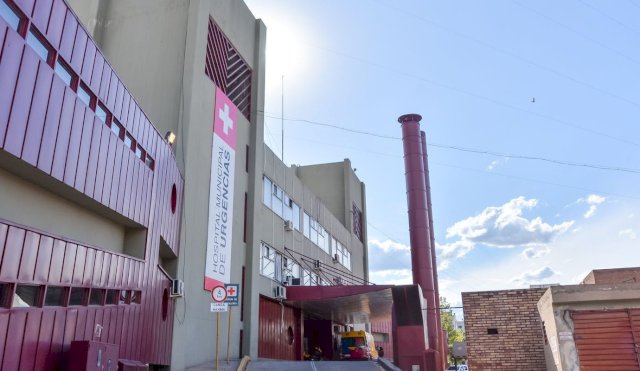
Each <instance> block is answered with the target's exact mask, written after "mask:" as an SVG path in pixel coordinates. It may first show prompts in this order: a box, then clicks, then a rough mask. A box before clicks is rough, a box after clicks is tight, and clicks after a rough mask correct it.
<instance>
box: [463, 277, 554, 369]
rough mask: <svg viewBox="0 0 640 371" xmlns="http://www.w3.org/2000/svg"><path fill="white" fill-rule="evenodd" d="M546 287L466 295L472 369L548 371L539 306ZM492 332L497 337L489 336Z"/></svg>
mask: <svg viewBox="0 0 640 371" xmlns="http://www.w3.org/2000/svg"><path fill="white" fill-rule="evenodd" d="M545 291H546V288H540V289H520V290H502V291H485V292H464V293H462V305H463V307H464V323H465V327H466V340H467V352H468V363H469V368H470V369H471V370H473V371H480V370H492V371H493V370H510V371H512V370H545V369H546V364H545V358H544V333H543V329H542V321H541V320H540V315H539V314H538V309H537V303H538V300H539V299H540V297H541V296H542V294H544V292H545ZM489 329H495V330H497V334H488V330H489Z"/></svg>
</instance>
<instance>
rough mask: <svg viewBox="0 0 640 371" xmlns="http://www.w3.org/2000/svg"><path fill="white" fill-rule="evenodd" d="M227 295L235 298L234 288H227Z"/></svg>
mask: <svg viewBox="0 0 640 371" xmlns="http://www.w3.org/2000/svg"><path fill="white" fill-rule="evenodd" d="M227 295H229V296H236V289H235V288H233V286H231V287H229V288H228V289H227Z"/></svg>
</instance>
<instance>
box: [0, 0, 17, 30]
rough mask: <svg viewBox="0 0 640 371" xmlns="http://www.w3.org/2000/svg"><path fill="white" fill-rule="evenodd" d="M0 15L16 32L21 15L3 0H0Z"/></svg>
mask: <svg viewBox="0 0 640 371" xmlns="http://www.w3.org/2000/svg"><path fill="white" fill-rule="evenodd" d="M0 16H2V18H3V19H4V20H5V22H7V24H8V25H9V27H11V28H12V29H13V30H14V31H16V32H18V30H19V29H20V21H21V20H22V17H21V16H20V15H19V14H18V12H17V11H16V10H15V9H13V7H11V6H9V4H7V3H6V2H5V1H3V0H0Z"/></svg>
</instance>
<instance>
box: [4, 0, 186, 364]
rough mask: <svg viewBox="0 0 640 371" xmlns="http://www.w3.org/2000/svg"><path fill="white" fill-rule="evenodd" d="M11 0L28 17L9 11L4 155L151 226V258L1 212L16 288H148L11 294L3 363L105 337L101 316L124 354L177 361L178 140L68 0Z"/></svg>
mask: <svg viewBox="0 0 640 371" xmlns="http://www.w3.org/2000/svg"><path fill="white" fill-rule="evenodd" d="M0 1H4V0H0ZM9 4H10V5H12V6H14V7H16V9H18V10H19V12H21V13H22V16H23V21H22V26H21V27H20V30H19V31H20V32H16V31H14V30H13V29H12V28H11V27H9V26H8V25H7V23H6V22H5V21H4V20H3V19H2V18H1V17H0V155H2V156H3V157H2V158H3V159H5V160H4V161H6V162H7V163H8V161H13V162H16V163H17V164H18V165H17V166H18V167H19V168H20V169H21V171H24V172H25V173H27V174H32V175H33V177H32V178H31V180H32V181H34V182H36V183H38V182H40V185H43V186H49V185H51V184H55V185H56V186H57V188H58V189H62V191H60V192H63V193H64V195H65V197H67V198H69V199H71V201H70V202H77V203H78V204H81V205H85V206H87V207H89V208H90V209H91V210H94V211H96V212H100V213H102V214H104V213H107V214H111V215H112V216H115V217H114V218H115V219H118V220H124V221H125V223H126V224H134V223H137V224H138V225H140V226H141V227H143V228H147V238H146V246H145V255H144V259H136V258H133V257H130V256H127V255H123V254H117V253H113V252H110V251H107V250H104V249H103V247H99V246H85V245H82V244H79V243H76V242H74V241H69V240H67V239H65V238H64V236H56V235H53V234H46V233H41V232H39V231H36V230H34V229H33V228H30V227H29V226H18V225H15V223H12V222H11V221H10V220H9V221H2V222H0V249H2V252H3V254H1V255H0V256H1V257H2V261H1V262H0V264H1V265H0V284H1V283H5V284H8V285H6V286H5V287H8V288H9V290H15V285H16V284H17V283H27V284H37V285H41V287H42V288H41V290H42V292H44V290H45V288H46V287H48V286H49V285H55V286H63V287H65V288H66V289H67V290H69V289H70V288H71V287H85V288H89V289H96V288H100V289H119V290H127V291H140V292H141V302H140V303H139V304H138V303H131V304H118V305H96V306H87V305H85V306H74V307H64V306H59V307H38V308H26V309H24V308H10V303H9V301H10V300H7V303H3V304H4V307H2V308H0V365H1V367H0V369H2V370H14V369H36V370H40V369H53V368H57V367H61V366H62V365H63V364H64V362H65V353H64V352H65V351H67V350H68V349H69V346H70V343H71V341H73V340H89V339H93V340H98V338H97V337H95V334H94V330H95V325H96V324H100V325H101V326H103V328H104V329H103V332H102V335H101V337H100V338H99V340H101V341H106V342H111V343H115V344H119V345H120V357H121V358H126V359H136V360H140V361H143V362H149V363H154V364H169V363H170V359H171V333H172V327H173V302H172V301H171V300H170V301H169V305H168V308H167V310H166V319H163V310H162V298H163V293H164V289H165V288H167V287H168V285H169V283H170V281H169V278H168V277H167V275H166V274H165V273H164V272H163V271H162V270H161V269H160V268H158V249H159V245H160V238H161V237H162V238H163V239H164V240H165V241H166V242H167V244H168V246H169V247H170V248H171V249H172V250H173V252H174V253H175V254H176V255H177V254H178V241H179V232H180V217H181V201H182V189H183V180H182V176H181V174H180V172H179V170H178V167H177V164H176V161H175V158H174V156H173V153H172V151H171V148H170V146H169V145H167V144H166V143H165V142H164V140H163V137H162V135H160V133H158V132H157V130H156V129H155V128H154V127H153V125H152V124H151V123H150V122H149V120H148V119H147V117H146V115H145V114H144V112H143V111H142V109H141V108H140V107H139V106H138V104H137V103H136V102H135V100H134V98H133V97H132V96H131V94H129V92H128V91H127V89H126V87H125V86H124V84H123V82H122V81H120V79H119V78H118V76H117V75H116V73H115V72H114V71H113V70H112V68H111V66H110V65H109V63H108V62H107V61H106V60H105V58H104V56H103V55H102V53H101V52H100V51H99V50H98V49H97V47H96V45H95V43H94V42H93V40H92V39H91V38H90V37H89V36H88V34H87V32H86V31H85V29H84V28H83V27H82V25H81V24H80V23H79V22H78V19H77V18H76V16H75V15H74V14H73V12H72V11H71V10H70V9H69V7H68V6H67V4H66V3H65V2H64V1H63V0H19V1H18V0H16V1H15V3H14V2H12V1H9ZM30 27H34V28H35V29H36V30H37V31H38V32H39V33H40V34H41V35H42V36H43V37H44V39H46V42H47V43H48V44H49V46H50V53H51V54H50V57H51V58H50V60H49V63H47V61H45V60H43V59H41V58H40V57H39V56H38V55H37V54H36V53H35V52H34V50H33V49H32V48H31V47H30V46H29V45H27V44H26V42H25V35H26V30H27V29H29V28H30ZM58 57H59V58H62V59H63V60H64V61H65V62H66V63H67V64H68V65H69V69H70V70H71V72H72V73H73V74H74V75H75V76H76V80H77V81H82V82H83V83H84V84H86V86H87V87H88V89H89V90H90V91H91V93H92V94H94V95H95V98H94V99H97V100H99V101H100V102H101V103H102V104H103V105H104V106H105V107H106V108H107V109H108V111H109V113H110V114H111V115H112V116H113V118H115V119H117V120H118V121H119V122H120V123H121V124H122V127H123V129H126V131H127V133H129V134H130V136H131V137H133V139H134V140H135V142H136V143H138V144H139V145H140V148H142V149H143V151H144V153H147V154H148V155H149V157H150V159H152V160H150V162H148V163H145V160H147V158H146V156H143V157H144V158H143V159H141V158H139V157H137V156H136V155H135V152H134V151H132V150H131V148H130V147H128V146H127V145H125V144H124V141H123V138H124V136H121V137H118V136H117V135H116V134H114V133H113V132H112V131H111V129H110V127H109V126H107V125H105V123H103V122H102V121H101V120H100V119H98V118H97V116H96V114H95V104H92V105H91V106H87V105H86V104H85V103H84V102H82V101H81V100H80V99H79V98H78V95H77V88H74V87H73V86H71V87H70V86H67V84H65V83H64V82H63V80H62V79H60V78H59V77H58V76H57V75H56V74H55V73H54V72H53V65H54V64H53V63H51V61H53V60H55V59H53V58H58ZM77 81H76V82H77ZM72 85H73V84H72ZM6 159H8V160H6ZM0 165H2V164H0ZM174 187H175V192H173V194H172V189H173V188H174ZM54 192H55V190H54ZM172 199H173V200H175V201H174V205H172ZM172 206H173V207H172ZM0 207H1V206H0ZM11 293H12V292H10V294H11Z"/></svg>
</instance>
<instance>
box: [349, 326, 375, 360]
mask: <svg viewBox="0 0 640 371" xmlns="http://www.w3.org/2000/svg"><path fill="white" fill-rule="evenodd" d="M340 359H354V360H356V359H357V360H371V359H374V360H375V359H378V350H377V349H376V344H375V342H374V341H373V335H371V334H370V333H368V332H366V331H347V332H343V333H342V334H340Z"/></svg>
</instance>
